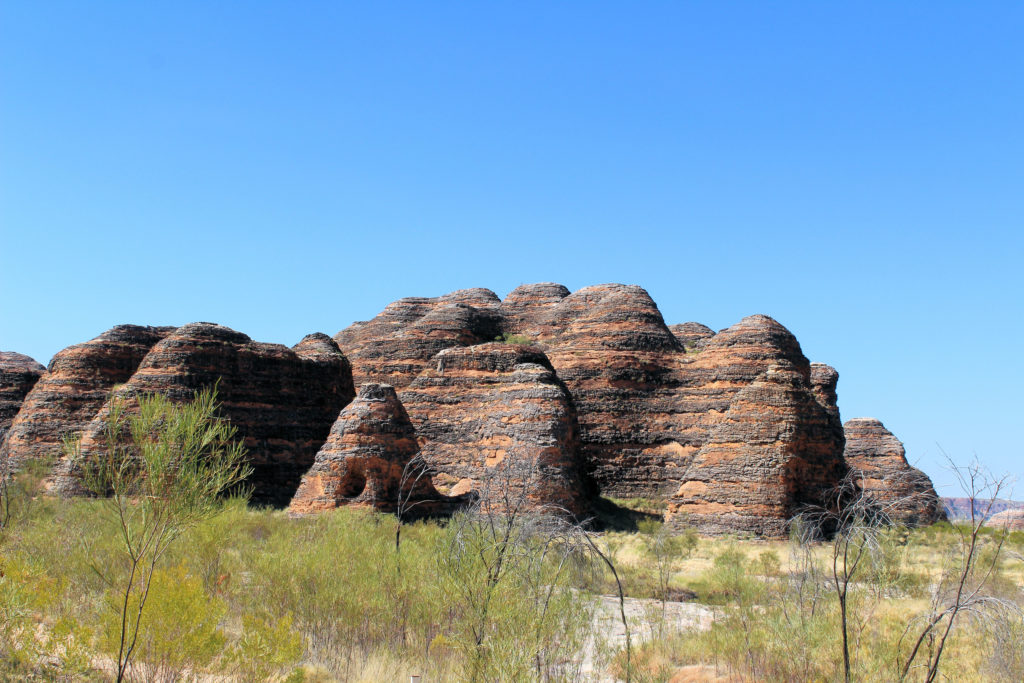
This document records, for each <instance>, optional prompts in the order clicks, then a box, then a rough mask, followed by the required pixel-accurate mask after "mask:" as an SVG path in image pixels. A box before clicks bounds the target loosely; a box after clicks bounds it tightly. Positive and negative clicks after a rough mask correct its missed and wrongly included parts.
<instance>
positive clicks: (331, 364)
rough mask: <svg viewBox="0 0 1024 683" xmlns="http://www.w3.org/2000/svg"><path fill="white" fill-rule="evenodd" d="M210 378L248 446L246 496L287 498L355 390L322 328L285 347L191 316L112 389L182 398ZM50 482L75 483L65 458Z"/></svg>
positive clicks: (94, 437) (89, 435)
mask: <svg viewBox="0 0 1024 683" xmlns="http://www.w3.org/2000/svg"><path fill="white" fill-rule="evenodd" d="M214 384H216V385H217V390H218V401H219V402H220V412H221V414H222V415H223V416H224V417H226V418H227V419H228V420H229V421H230V422H231V424H232V425H234V426H235V427H236V428H237V429H238V436H239V437H240V438H242V440H243V442H244V444H245V447H246V449H247V450H248V458H249V460H250V463H251V464H252V466H253V469H254V472H253V474H252V476H251V477H250V480H249V483H250V484H252V486H253V493H252V498H253V501H254V502H256V503H264V504H271V505H278V506H284V505H287V504H288V502H289V501H290V500H291V498H292V495H293V494H294V493H295V490H296V488H297V487H298V485H299V480H300V479H301V477H302V475H303V474H305V473H306V471H307V470H309V468H310V466H311V465H312V464H313V460H314V457H315V455H316V452H317V450H318V449H319V448H320V446H321V445H322V444H323V443H324V441H325V440H326V438H327V434H328V433H329V431H330V429H331V425H332V424H333V423H334V420H335V419H336V418H337V416H338V412H339V411H340V410H341V408H342V407H344V406H345V405H346V404H348V402H349V401H351V400H352V397H353V395H354V393H355V392H354V390H353V387H352V376H351V368H350V366H349V364H348V361H347V360H346V359H345V356H344V355H343V354H342V353H341V351H340V350H339V349H338V347H337V345H336V344H335V343H334V341H333V340H331V338H330V337H328V336H327V335H324V334H313V335H309V336H307V337H305V338H304V339H303V340H302V341H300V342H299V343H298V344H296V345H295V347H293V348H291V349H289V348H288V347H286V346H282V345H280V344H265V343H260V342H254V341H252V340H251V339H250V338H249V337H248V336H246V335H244V334H242V333H241V332H236V331H234V330H232V329H229V328H227V327H223V326H220V325H215V324H212V323H191V324H189V325H185V326H183V327H180V328H178V329H177V330H175V331H174V333H172V334H170V335H169V336H167V337H166V338H165V339H163V340H162V341H160V342H159V343H157V344H156V345H155V346H153V348H152V349H151V350H150V352H149V353H148V354H147V355H146V357H145V359H144V360H143V361H142V363H141V364H140V365H139V367H138V369H137V371H136V372H135V373H134V374H133V375H132V376H131V378H130V379H129V380H128V381H127V382H126V383H125V384H123V385H122V386H120V387H119V388H118V389H117V390H116V391H115V392H114V397H115V399H122V400H127V401H129V403H130V400H131V398H132V397H133V396H135V395H138V394H141V393H160V394H163V395H166V396H168V397H170V398H171V399H172V400H175V401H188V400H191V399H192V397H193V396H194V394H195V392H196V391H197V390H199V389H202V388H204V387H207V386H212V385H214ZM107 410H108V408H106V407H104V408H103V409H102V410H100V411H98V412H96V411H94V419H93V420H92V422H91V424H90V425H89V426H88V428H87V429H86V430H85V433H84V435H83V439H82V450H83V452H85V453H88V452H90V451H91V450H93V449H97V448H101V447H102V443H103V436H102V434H103V426H104V422H105V419H106V414H107ZM54 489H55V490H56V491H57V492H58V493H61V494H65V495H67V494H73V493H77V492H79V491H80V483H79V480H78V476H77V472H76V471H75V470H74V469H73V468H71V467H70V466H69V465H68V464H67V463H65V464H64V467H62V468H60V469H58V471H57V478H56V481H55V485H54Z"/></svg>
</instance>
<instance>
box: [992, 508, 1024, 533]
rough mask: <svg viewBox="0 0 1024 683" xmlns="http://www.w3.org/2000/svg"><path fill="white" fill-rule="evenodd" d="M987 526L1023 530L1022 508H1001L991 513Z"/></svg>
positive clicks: (1023, 515) (1023, 514)
mask: <svg viewBox="0 0 1024 683" xmlns="http://www.w3.org/2000/svg"><path fill="white" fill-rule="evenodd" d="M987 524H988V526H990V527H993V528H996V529H1004V528H1005V529H1007V530H1008V531H1024V508H1016V509H1012V510H1003V511H1002V512H997V513H996V514H994V515H992V516H991V517H990V518H989V520H988V522H987Z"/></svg>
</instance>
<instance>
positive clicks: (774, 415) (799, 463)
mask: <svg viewBox="0 0 1024 683" xmlns="http://www.w3.org/2000/svg"><path fill="white" fill-rule="evenodd" d="M842 438H843V436H842V433H841V432H838V431H837V430H836V426H835V422H834V421H833V420H832V419H830V416H829V414H828V413H827V412H826V411H825V409H824V408H823V407H822V406H821V405H819V403H818V401H817V400H816V399H815V398H814V395H813V393H812V389H811V386H810V383H809V381H808V378H807V375H806V373H805V372H804V371H803V370H802V369H801V368H798V367H797V366H795V365H794V364H792V363H790V362H786V361H781V362H778V363H776V364H774V365H772V367H771V368H769V369H768V370H767V371H766V372H765V373H763V374H762V375H761V376H760V377H758V379H757V380H755V381H754V382H753V383H752V384H750V385H749V386H747V387H745V388H744V389H742V390H741V391H739V392H738V393H737V394H736V396H735V398H734V399H733V400H732V402H731V404H730V406H729V409H728V411H726V413H725V415H724V416H722V419H721V420H720V421H719V422H718V424H716V425H715V427H714V428H713V430H712V432H711V434H710V437H709V439H708V442H707V443H706V444H705V445H704V446H703V447H702V448H701V449H700V451H699V452H698V453H697V455H696V456H695V457H694V460H693V463H692V465H691V466H690V468H689V471H688V472H687V477H686V480H685V481H684V482H683V483H682V485H681V486H680V487H679V489H678V491H677V492H676V493H675V495H674V496H673V497H672V498H671V499H670V500H669V508H668V515H669V520H670V523H671V524H673V525H675V526H679V525H687V526H692V527H694V528H696V529H697V530H698V531H700V532H702V533H712V534H717V533H727V532H746V533H752V534H755V535H757V536H762V537H775V538H778V537H783V536H785V535H786V534H787V532H788V521H789V519H790V518H792V517H793V516H794V515H795V514H796V513H797V512H798V511H799V510H800V509H801V508H802V507H803V506H804V505H807V504H821V503H823V502H824V500H825V495H826V494H827V492H828V491H829V490H831V489H832V488H833V487H834V486H835V485H836V483H837V482H838V481H839V480H840V479H841V478H842V476H843V475H844V473H845V470H846V467H845V464H844V462H843V460H842V456H841V455H840V454H841V453H842V443H843V442H842Z"/></svg>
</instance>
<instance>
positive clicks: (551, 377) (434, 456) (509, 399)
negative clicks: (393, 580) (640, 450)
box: [399, 343, 592, 515]
mask: <svg viewBox="0 0 1024 683" xmlns="http://www.w3.org/2000/svg"><path fill="white" fill-rule="evenodd" d="M399 396H400V398H401V400H402V403H403V404H404V405H405V408H406V410H407V411H408V412H409V416H410V418H411V419H412V422H413V424H414V425H415V427H416V435H417V438H418V439H419V442H420V449H421V453H422V454H423V457H424V458H425V459H426V461H427V462H428V463H429V464H430V466H431V468H432V469H433V470H435V472H436V474H435V475H434V484H435V485H436V486H437V487H438V488H439V489H441V490H442V491H446V492H449V493H451V494H453V495H454V494H464V493H467V492H469V491H477V492H481V491H482V490H483V489H485V488H486V487H485V486H484V485H483V482H485V480H488V479H489V478H491V479H493V476H492V475H493V474H494V472H495V468H496V467H497V466H498V465H499V464H501V465H502V468H507V467H509V466H511V468H512V469H510V470H504V471H508V472H512V473H513V480H512V481H511V482H510V483H511V485H512V486H518V485H519V484H521V483H522V480H523V479H527V480H529V479H531V478H532V479H533V480H534V481H535V482H536V483H535V485H534V487H533V490H531V491H529V492H528V495H529V498H530V500H531V502H532V503H533V504H535V505H542V506H549V505H550V506H558V507H560V508H564V509H566V510H568V511H569V512H571V513H573V514H576V515H582V514H583V513H584V512H585V511H586V510H587V508H588V505H589V497H590V495H591V494H592V490H591V489H590V488H589V486H588V484H587V480H586V477H585V475H584V472H583V468H582V463H581V462H580V461H579V458H578V452H577V426H576V413H575V410H574V409H573V404H572V399H571V397H570V396H569V393H568V391H566V389H565V386H564V385H563V384H562V383H561V382H560V381H559V380H558V378H557V377H556V376H555V373H554V371H553V370H552V368H551V363H550V362H549V361H548V359H547V358H546V357H545V355H544V353H543V352H542V351H540V349H538V348H536V347H531V346H524V345H518V344H503V343H489V344H482V345H479V346H473V347H469V348H450V349H447V350H445V351H442V352H441V353H439V354H438V355H437V356H436V357H435V359H434V365H433V366H432V367H430V368H427V369H426V370H424V371H423V372H422V373H421V374H420V375H419V377H417V378H416V380H415V381H414V382H412V384H410V385H409V386H408V387H406V388H405V389H404V390H403V391H402V392H401V393H400V394H399ZM483 502H484V504H490V503H492V502H493V501H489V500H485V501H483Z"/></svg>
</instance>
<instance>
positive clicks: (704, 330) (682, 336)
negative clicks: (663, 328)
mask: <svg viewBox="0 0 1024 683" xmlns="http://www.w3.org/2000/svg"><path fill="white" fill-rule="evenodd" d="M668 329H669V330H671V332H672V334H674V335H675V336H676V339H678V340H679V343H680V344H682V345H683V347H684V348H686V349H691V350H692V349H699V348H700V347H701V346H702V342H703V341H704V340H706V339H711V337H714V336H715V331H714V330H712V329H711V328H710V327H708V326H707V325H701V324H700V323H693V322H690V323H680V324H678V325H669V326H668Z"/></svg>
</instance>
